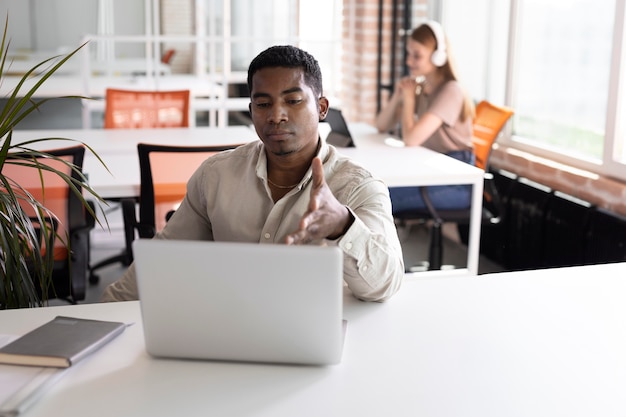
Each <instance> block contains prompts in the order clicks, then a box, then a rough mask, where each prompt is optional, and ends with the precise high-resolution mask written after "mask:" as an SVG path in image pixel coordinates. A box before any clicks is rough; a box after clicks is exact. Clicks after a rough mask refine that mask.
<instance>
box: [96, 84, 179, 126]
mask: <svg viewBox="0 0 626 417" xmlns="http://www.w3.org/2000/svg"><path fill="white" fill-rule="evenodd" d="M189 95H190V92H189V90H175V91H133V90H118V89H113V88H107V90H106V94H105V107H104V128H105V129H115V128H126V129H132V128H155V127H189Z"/></svg>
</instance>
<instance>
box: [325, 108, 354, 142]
mask: <svg viewBox="0 0 626 417" xmlns="http://www.w3.org/2000/svg"><path fill="white" fill-rule="evenodd" d="M324 121H325V122H327V123H328V124H329V125H330V129H331V130H330V133H329V134H328V136H327V137H326V142H327V143H330V144H331V145H334V146H339V147H343V148H348V147H354V141H353V140H352V135H351V134H350V130H348V124H347V123H346V119H345V118H344V117H343V114H342V113H341V110H339V109H335V108H332V107H331V108H329V109H328V113H327V114H326V118H325V119H324Z"/></svg>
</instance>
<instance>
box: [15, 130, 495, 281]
mask: <svg viewBox="0 0 626 417" xmlns="http://www.w3.org/2000/svg"><path fill="white" fill-rule="evenodd" d="M324 128H325V127H324V125H322V128H321V129H320V132H321V134H322V137H324V134H325V132H324ZM350 130H351V132H352V135H353V137H354V141H355V143H356V147H355V148H340V152H341V153H343V154H345V155H347V156H349V157H351V158H353V159H355V160H356V161H359V162H360V163H361V164H363V165H364V166H366V167H367V168H368V169H369V170H371V172H372V173H374V174H375V175H376V176H378V177H379V178H381V179H382V180H383V181H385V183H386V184H387V185H388V186H390V187H394V186H415V185H448V184H471V185H472V186H473V187H472V208H471V222H470V230H469V241H468V257H467V268H458V269H456V270H454V271H452V272H447V274H459V275H466V274H470V275H476V274H477V273H478V259H479V252H480V223H481V210H482V190H483V171H482V170H480V169H478V168H476V167H473V166H470V165H468V164H465V163H463V162H460V161H457V160H456V159H453V158H450V157H448V156H445V155H443V154H441V153H438V152H434V151H431V150H429V149H426V148H422V147H406V148H400V147H397V146H390V145H389V143H390V142H392V143H397V141H396V142H393V141H395V139H393V138H392V137H390V136H389V135H385V134H379V133H377V132H376V130H375V129H374V128H373V127H371V126H368V125H365V124H362V123H356V124H351V125H350ZM326 134H327V132H326ZM51 135H54V136H55V137H67V138H72V139H80V140H82V141H83V142H85V143H86V144H88V145H89V146H91V147H92V148H93V149H94V150H95V151H96V153H98V155H99V156H100V157H101V158H102V159H103V160H104V162H105V163H106V164H107V167H108V169H109V170H110V171H111V172H110V173H109V172H108V171H107V170H106V169H105V168H104V166H102V164H100V162H99V161H98V160H97V159H96V158H94V157H93V155H91V153H89V152H88V154H87V156H86V157H85V163H84V172H85V173H87V174H88V176H89V183H90V185H91V186H92V188H93V189H94V190H96V192H97V193H98V194H99V195H100V196H102V197H104V198H120V197H135V196H138V195H139V183H140V180H139V161H138V158H137V143H139V142H145V143H158V144H181V145H188V146H193V145H230V144H241V143H247V142H250V141H254V140H258V137H257V135H256V133H255V132H254V130H253V129H251V128H249V127H245V126H229V127H226V128H212V127H210V128H192V129H188V128H177V129H73V130H16V131H15V132H14V141H15V142H14V143H17V142H18V141H21V140H25V139H29V138H31V139H32V138H39V137H49V136H51ZM68 144H69V142H64V143H60V144H59V145H60V146H68ZM44 145H45V146H50V145H52V144H50V143H45V144H44ZM431 273H434V274H439V271H429V272H427V273H426V274H431ZM420 274H424V272H420Z"/></svg>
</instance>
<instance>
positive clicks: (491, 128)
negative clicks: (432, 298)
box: [395, 100, 513, 270]
mask: <svg viewBox="0 0 626 417" xmlns="http://www.w3.org/2000/svg"><path fill="white" fill-rule="evenodd" d="M512 115H513V110H512V109H510V108H508V107H502V106H496V105H494V104H492V103H489V102H488V101H485V100H483V101H481V102H480V103H478V105H477V106H476V117H475V118H474V121H473V131H474V135H473V140H472V141H473V144H474V154H475V155H476V166H477V167H478V168H481V169H483V170H484V171H485V175H484V186H483V210H482V221H483V223H490V224H497V223H499V222H500V221H501V219H502V215H503V213H504V209H503V207H502V203H501V201H500V197H499V195H498V192H497V189H496V187H495V184H494V183H493V175H492V174H491V173H489V172H488V171H489V157H490V155H491V150H492V147H493V144H494V143H495V142H496V140H497V139H498V136H499V135H500V132H501V131H502V128H503V127H504V125H505V124H506V122H507V121H508V120H509V119H510V118H511V116H512ZM426 190H427V187H420V192H421V194H422V197H423V199H424V202H425V203H426V209H424V210H407V211H405V212H401V213H396V215H395V218H396V219H398V220H400V222H406V221H409V220H421V221H427V220H433V224H432V227H431V231H430V246H429V253H428V269H430V270H434V269H441V264H442V261H443V240H442V235H441V227H442V225H443V223H444V222H455V223H457V224H458V225H459V228H461V226H464V227H465V226H467V225H468V224H469V222H470V209H469V208H468V209H466V210H438V209H437V208H436V207H434V206H433V204H432V202H431V201H430V198H429V196H428V192H427V191H426Z"/></svg>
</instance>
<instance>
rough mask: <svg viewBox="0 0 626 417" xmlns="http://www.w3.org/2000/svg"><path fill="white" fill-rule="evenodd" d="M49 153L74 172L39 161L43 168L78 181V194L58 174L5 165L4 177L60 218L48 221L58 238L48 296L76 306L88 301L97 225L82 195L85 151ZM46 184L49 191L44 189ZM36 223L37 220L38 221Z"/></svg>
mask: <svg viewBox="0 0 626 417" xmlns="http://www.w3.org/2000/svg"><path fill="white" fill-rule="evenodd" d="M45 152H46V153H47V154H49V155H51V156H53V157H56V158H60V159H63V160H65V161H66V162H71V163H72V164H73V165H74V169H70V167H68V166H67V165H65V164H64V163H63V162H61V161H59V160H55V159H54V158H38V162H39V163H41V164H42V165H47V166H49V167H51V168H53V169H55V170H57V171H60V172H62V173H64V174H65V175H68V176H71V178H72V179H73V180H74V182H73V186H74V187H75V189H74V190H72V189H70V186H69V185H68V184H67V183H66V182H65V180H63V179H62V178H60V177H59V176H58V175H57V174H55V173H53V172H50V171H47V170H37V169H34V168H32V167H24V166H20V165H13V164H5V167H4V171H3V174H5V175H7V176H9V177H11V178H12V179H13V180H15V181H17V182H18V183H19V184H20V186H22V187H24V189H27V190H28V192H29V193H30V194H31V195H32V196H33V197H35V198H36V199H37V200H38V201H39V202H40V203H41V204H42V205H43V206H44V207H46V208H47V209H48V210H50V211H51V212H52V213H53V214H54V215H55V216H56V218H52V219H46V222H49V225H52V226H53V228H54V230H55V231H56V233H55V234H57V235H58V236H51V239H50V240H51V242H52V245H51V247H53V250H54V254H53V256H54V265H53V270H52V286H51V287H50V288H48V290H47V293H48V294H47V295H48V298H59V299H64V300H66V301H68V302H69V303H72V304H76V303H77V302H78V301H81V300H84V299H85V291H86V287H87V285H86V284H87V273H88V270H89V249H90V246H89V232H90V231H91V229H93V227H94V223H95V219H94V217H93V215H92V214H91V213H89V211H88V210H87V208H86V207H85V206H84V204H83V200H82V199H81V198H80V197H79V195H80V193H81V191H82V187H81V186H80V184H81V182H82V181H83V178H82V167H83V159H84V156H85V148H84V147H83V146H73V147H69V148H61V149H53V150H48V151H45ZM42 180H43V181H44V185H45V190H42V189H41V181H42ZM89 205H90V208H91V212H92V213H93V204H92V203H91V202H89ZM25 208H26V210H27V213H28V212H29V211H31V209H30V208H28V207H25ZM29 215H31V214H29ZM32 219H33V220H36V217H32ZM35 226H36V224H35ZM41 291H42V292H44V291H46V289H41Z"/></svg>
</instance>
